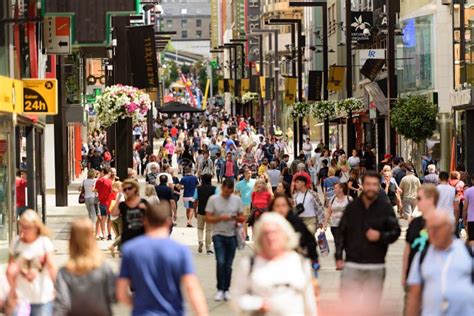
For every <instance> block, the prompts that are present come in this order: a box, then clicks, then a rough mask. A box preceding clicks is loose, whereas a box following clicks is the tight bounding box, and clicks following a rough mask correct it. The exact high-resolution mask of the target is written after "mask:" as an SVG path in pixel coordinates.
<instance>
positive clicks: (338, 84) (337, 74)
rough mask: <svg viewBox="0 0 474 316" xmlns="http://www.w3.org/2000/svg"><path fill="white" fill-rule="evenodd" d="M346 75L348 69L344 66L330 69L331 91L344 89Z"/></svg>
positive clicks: (329, 88)
mask: <svg viewBox="0 0 474 316" xmlns="http://www.w3.org/2000/svg"><path fill="white" fill-rule="evenodd" d="M345 75H346V67H344V66H331V67H330V68H329V81H328V90H329V91H336V92H337V91H342V90H343V89H344V87H343V84H344V77H345Z"/></svg>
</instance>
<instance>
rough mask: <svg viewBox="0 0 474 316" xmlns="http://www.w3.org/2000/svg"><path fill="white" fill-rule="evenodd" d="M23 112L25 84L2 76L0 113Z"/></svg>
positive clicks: (0, 83) (0, 80) (0, 81)
mask: <svg viewBox="0 0 474 316" xmlns="http://www.w3.org/2000/svg"><path fill="white" fill-rule="evenodd" d="M22 110H23V82H22V81H21V80H15V79H12V78H8V77H4V76H0V112H8V113H21V112H22Z"/></svg>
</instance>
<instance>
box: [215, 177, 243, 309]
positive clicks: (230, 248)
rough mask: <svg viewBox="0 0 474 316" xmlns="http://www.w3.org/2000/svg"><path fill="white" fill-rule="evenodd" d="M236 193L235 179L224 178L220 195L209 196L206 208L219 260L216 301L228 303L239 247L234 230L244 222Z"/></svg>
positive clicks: (240, 201)
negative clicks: (233, 266)
mask: <svg viewBox="0 0 474 316" xmlns="http://www.w3.org/2000/svg"><path fill="white" fill-rule="evenodd" d="M233 192H234V180H232V179H225V180H224V182H223V183H222V189H221V194H220V195H213V196H211V197H210V199H209V201H208V202H207V206H206V221H207V222H208V223H209V224H213V225H214V226H213V230H214V232H213V236H212V241H213V242H214V250H215V252H216V261H217V267H216V272H217V293H216V295H215V297H214V300H216V301H222V300H226V301H227V300H229V299H230V295H229V288H230V281H231V277H232V263H233V261H234V256H235V250H236V248H237V237H236V236H235V227H236V224H237V222H239V223H243V222H244V221H245V217H244V216H243V215H242V212H243V210H242V200H241V199H240V197H238V196H237V195H234V194H233Z"/></svg>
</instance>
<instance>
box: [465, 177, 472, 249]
mask: <svg viewBox="0 0 474 316" xmlns="http://www.w3.org/2000/svg"><path fill="white" fill-rule="evenodd" d="M471 183H473V184H474V175H472V176H471ZM463 223H464V225H465V226H466V231H467V240H468V241H469V244H470V245H471V246H474V186H471V187H470V188H468V189H467V190H466V191H465V192H464V207H463Z"/></svg>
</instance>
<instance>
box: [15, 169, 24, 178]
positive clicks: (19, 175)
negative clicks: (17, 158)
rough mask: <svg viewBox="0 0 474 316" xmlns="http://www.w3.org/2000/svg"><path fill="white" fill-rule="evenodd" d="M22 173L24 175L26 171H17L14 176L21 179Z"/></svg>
mask: <svg viewBox="0 0 474 316" xmlns="http://www.w3.org/2000/svg"><path fill="white" fill-rule="evenodd" d="M22 173H26V170H23V169H20V170H17V171H16V176H17V177H21V174H22Z"/></svg>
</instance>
